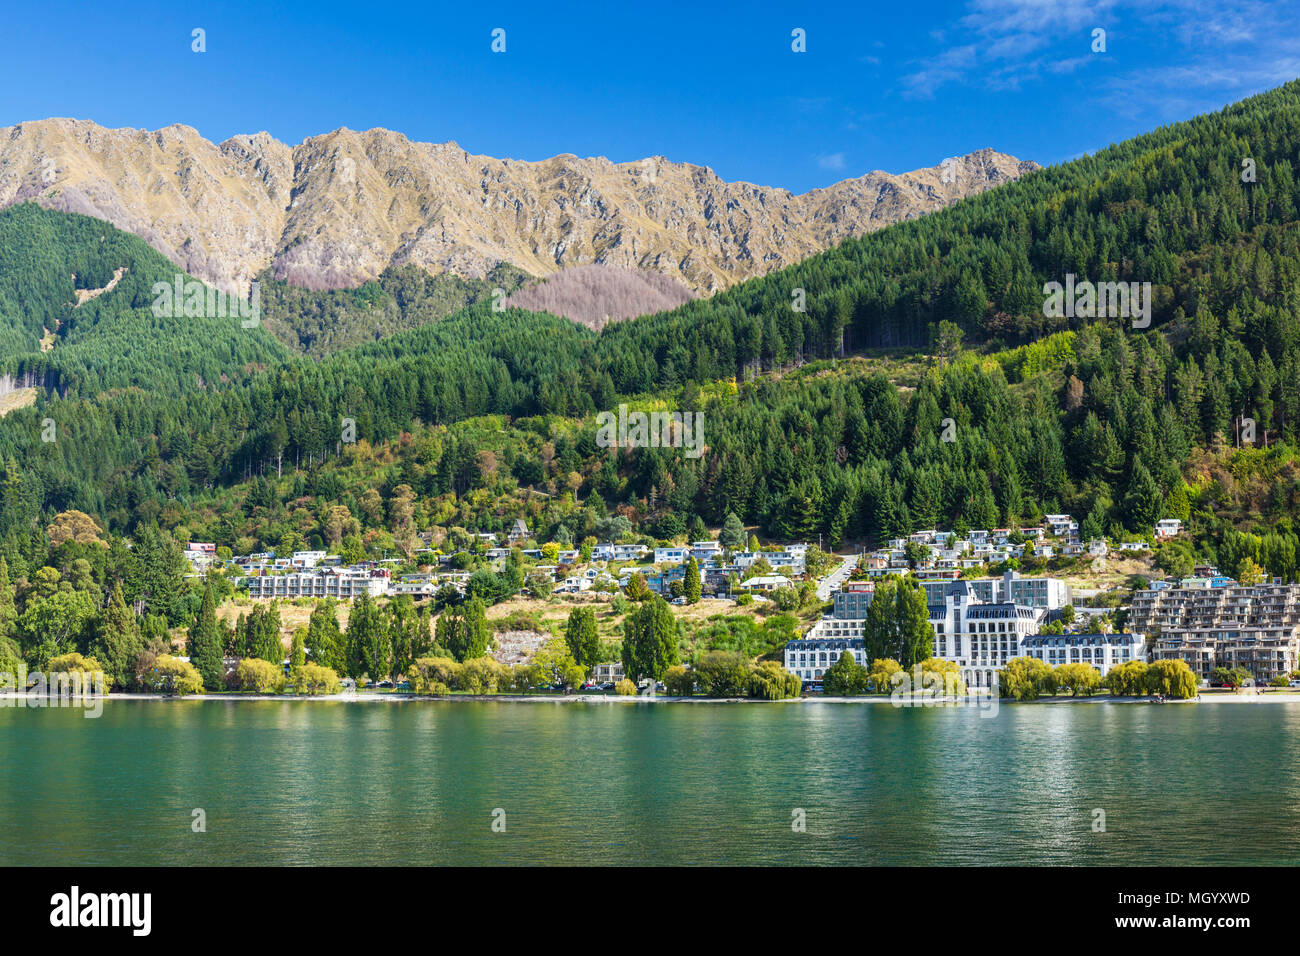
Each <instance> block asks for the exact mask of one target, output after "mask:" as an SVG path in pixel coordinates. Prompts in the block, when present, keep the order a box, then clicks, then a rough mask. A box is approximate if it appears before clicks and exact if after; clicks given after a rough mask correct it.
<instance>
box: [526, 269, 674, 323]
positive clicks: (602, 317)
mask: <svg viewBox="0 0 1300 956" xmlns="http://www.w3.org/2000/svg"><path fill="white" fill-rule="evenodd" d="M694 297H695V296H694V295H693V294H692V293H691V290H690V289H688V288H686V286H684V285H682V284H681V283H680V282H678V281H677V280H676V279H674V278H672V277H671V276H666V275H662V274H660V273H658V272H647V271H646V270H644V269H623V268H620V267H618V266H609V265H598V264H594V263H593V264H592V265H585V266H574V267H573V268H572V269H564V270H563V271H561V272H558V273H556V274H555V275H551V276H548V277H546V278H545V279H543V280H541V281H540V282H534V283H531V284H529V285H526V286H524V287H523V288H522V289H520V290H519V291H518V292H515V293H514V294H513V295H511V296H510V297H509V298H508V299H506V304H507V305H510V306H514V307H517V308H520V309H528V310H530V311H532V312H550V313H551V314H552V315H563V316H566V317H568V318H570V319H573V321H575V322H579V323H581V324H582V325H585V326H587V328H589V329H595V330H596V331H597V332H599V331H600V330H601V329H603V328H604V327H605V326H606V325H608V324H609V323H610V322H621V321H623V320H624V319H630V318H633V317H635V316H638V315H649V314H650V313H652V312H665V311H667V310H668V309H675V308H677V306H679V305H681V304H682V303H684V302H688V301H690V300H691V299H693V298H694Z"/></svg>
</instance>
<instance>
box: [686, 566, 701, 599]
mask: <svg viewBox="0 0 1300 956" xmlns="http://www.w3.org/2000/svg"><path fill="white" fill-rule="evenodd" d="M682 585H683V588H684V593H685V594H686V603H687V604H699V603H700V594H701V584H700V566H699V564H698V563H696V561H695V557H694V556H691V557H690V558H688V559H687V561H686V578H685V580H684V581H683V582H682Z"/></svg>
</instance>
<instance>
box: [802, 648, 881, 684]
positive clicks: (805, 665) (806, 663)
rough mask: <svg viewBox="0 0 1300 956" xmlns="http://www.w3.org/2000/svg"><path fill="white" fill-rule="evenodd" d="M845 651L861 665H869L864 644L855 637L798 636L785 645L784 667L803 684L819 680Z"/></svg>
mask: <svg viewBox="0 0 1300 956" xmlns="http://www.w3.org/2000/svg"><path fill="white" fill-rule="evenodd" d="M845 651H849V652H850V653H852V654H853V659H854V660H855V661H857V662H858V663H859V664H860V665H862V666H863V667H870V666H871V661H869V660H867V659H866V644H865V643H864V642H863V640H862V638H861V637H856V638H800V639H799V640H795V641H789V642H787V643H786V645H785V669H786V670H788V671H792V672H794V673H795V674H797V675H799V677H800V678H801V679H802V680H803V682H804V683H805V684H808V683H812V682H813V681H819V680H821V679H822V676H823V675H824V674H825V673H826V669H827V668H828V667H830V666H831V665H832V664H834V663H835V662H836V661H838V660H839V659H840V657H841V656H842V655H843V654H844V652H845Z"/></svg>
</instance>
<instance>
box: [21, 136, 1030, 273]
mask: <svg viewBox="0 0 1300 956" xmlns="http://www.w3.org/2000/svg"><path fill="white" fill-rule="evenodd" d="M1036 168H1038V167H1037V164H1036V163H1033V162H1022V161H1020V160H1017V159H1015V158H1014V157H1011V156H1007V155H1004V154H1002V153H996V152H994V151H993V150H989V149H984V150H979V151H978V152H975V153H971V154H970V155H968V156H965V157H961V158H959V159H957V160H956V161H955V163H953V164H952V166H951V170H952V172H953V175H952V176H949V177H947V178H949V179H951V180H952V181H951V182H945V181H944V179H945V177H944V176H943V170H942V169H941V167H938V166H936V167H933V168H930V169H922V170H917V171H916V172H912V173H904V174H902V175H898V176H894V175H890V174H888V173H883V172H872V173H868V174H866V175H865V176H861V177H859V178H857V179H847V180H844V181H843V182H840V183H836V184H835V185H833V186H830V187H827V188H825V189H815V190H812V191H811V192H807V193H804V194H802V195H794V194H793V193H790V192H788V191H787V190H784V189H773V188H768V187H764V186H755V185H752V184H750V183H739V182H737V183H728V182H724V181H723V180H721V179H719V178H718V177H717V176H716V175H715V174H714V173H713V171H712V170H710V169H708V168H707V167H703V166H693V165H690V164H687V163H673V162H669V161H668V160H666V159H664V158H662V157H654V158H651V159H647V160H641V161H639V162H633V163H612V162H610V161H609V160H607V159H604V158H601V157H595V158H588V159H579V158H578V157H576V156H571V155H563V156H556V157H554V158H552V159H548V160H544V161H542V162H535V163H534V162H520V161H516V160H509V159H493V158H492V157H488V156H474V155H471V154H470V153H467V152H465V151H464V150H463V149H461V148H460V147H459V146H457V145H456V144H455V143H443V144H433V143H413V142H411V141H410V140H408V139H407V138H406V137H405V136H403V135H402V134H400V133H394V132H391V131H389V130H384V129H373V130H369V131H367V132H362V133H358V132H354V131H352V130H348V129H339V130H335V131H334V132H332V133H327V134H325V135H323V136H313V137H311V138H309V139H307V140H305V141H304V142H302V143H300V144H299V145H297V146H293V147H290V146H287V145H285V144H283V143H281V142H279V141H277V140H275V139H273V138H272V137H271V136H270V135H268V134H266V133H255V134H253V135H246V136H236V137H233V138H232V139H229V140H227V141H226V142H224V143H221V144H219V145H218V144H213V143H210V142H208V141H207V140H205V139H204V138H203V137H202V136H200V135H199V134H198V133H197V132H196V131H195V130H193V129H191V128H189V127H187V126H168V127H166V128H165V129H160V130H156V131H152V132H151V131H148V130H136V129H116V130H112V129H105V128H104V127H101V126H98V125H96V124H95V123H91V122H88V121H84V120H70V119H49V120H41V121H38V122H32V123H22V124H20V125H17V126H11V127H6V128H3V129H0V206H4V205H9V204H11V203H16V202H23V201H28V200H31V201H35V202H38V203H40V204H41V205H44V206H48V207H50V208H55V209H60V210H65V211H70V212H78V213H83V214H85V215H90V216H95V217H98V218H101V219H106V220H108V221H109V222H111V223H113V224H114V225H116V226H118V227H119V228H122V229H125V230H128V231H130V232H133V233H136V234H137V235H139V236H140V237H141V238H143V239H145V240H146V241H147V242H149V243H150V244H151V245H152V246H154V248H156V249H158V250H159V251H160V252H162V253H163V254H164V255H166V256H167V257H168V258H169V259H171V260H172V261H173V262H176V263H177V264H178V265H180V266H182V267H183V268H184V269H186V270H187V271H189V272H190V273H192V274H194V275H196V276H199V277H201V278H204V279H206V280H208V281H210V282H212V283H214V284H216V285H218V286H220V287H222V288H225V289H229V290H235V289H238V290H241V291H243V290H246V288H247V285H248V283H249V282H250V281H251V280H252V278H253V276H255V275H256V273H257V272H258V271H259V270H260V269H263V268H265V267H266V266H268V265H270V266H273V267H274V269H275V272H276V274H277V275H278V276H280V277H282V278H287V279H289V280H290V281H291V282H293V283H295V284H298V285H303V286H308V287H313V288H337V287H341V286H350V285H356V284H358V283H360V282H362V281H364V280H366V279H369V278H373V277H375V276H377V275H378V274H379V273H380V272H382V271H383V270H384V269H385V268H386V267H388V266H390V265H403V264H407V263H411V264H414V265H418V266H421V267H423V268H425V269H427V270H429V271H430V272H435V273H439V272H452V273H456V274H458V275H461V276H464V277H466V278H481V277H483V276H484V275H485V273H486V272H487V271H488V270H489V269H491V268H492V267H493V266H494V265H496V264H497V263H498V262H503V261H504V262H509V263H513V264H514V265H516V266H518V267H520V268H522V269H524V270H526V271H528V272H530V273H532V274H534V275H537V276H545V275H549V274H551V273H554V272H557V271H559V270H561V269H564V268H567V267H571V266H577V265H587V264H603V265H610V266H618V267H621V268H626V269H642V270H647V271H650V272H656V273H660V274H662V275H665V276H668V277H671V278H673V279H675V280H677V281H679V282H681V283H682V284H684V285H685V286H687V287H689V288H690V289H692V290H693V291H695V292H696V293H701V294H708V293H710V292H713V291H715V290H716V289H719V288H725V287H726V286H729V285H731V284H733V283H735V282H738V281H740V280H742V279H746V278H749V277H751V276H755V275H760V274H762V273H765V272H769V271H771V270H772V269H776V268H780V267H782V266H785V265H789V264H791V263H794V262H797V261H799V260H801V259H803V258H806V257H807V256H809V255H811V254H813V253H815V252H819V251H821V250H823V249H826V248H828V247H830V246H833V245H835V244H837V243H838V242H840V241H842V240H843V239H844V238H846V237H848V236H854V235H860V234H862V233H865V232H870V231H871V230H873V229H877V228H880V227H881V226H885V225H888V224H889V223H892V222H898V221H900V220H903V219H911V218H914V217H916V216H919V215H922V214H924V213H927V212H931V211H933V210H935V209H939V208H941V207H943V206H944V205H947V204H948V203H950V202H953V201H955V200H957V199H960V198H962V197H964V196H969V195H973V194H975V193H978V192H982V191H983V190H985V189H987V188H989V187H991V186H996V185H998V184H1000V183H1004V182H1008V181H1010V180H1013V179H1016V178H1018V177H1020V176H1021V175H1023V174H1025V173H1027V172H1030V171H1032V170H1033V169H1036Z"/></svg>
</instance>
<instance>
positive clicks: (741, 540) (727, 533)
mask: <svg viewBox="0 0 1300 956" xmlns="http://www.w3.org/2000/svg"><path fill="white" fill-rule="evenodd" d="M718 541H719V542H720V543H721V544H722V546H723V547H724V548H726V549H727V550H728V551H743V550H744V548H745V526H744V525H743V524H741V522H740V519H739V518H737V517H736V514H735V512H734V511H728V512H727V516H726V518H724V519H723V520H722V530H721V531H720V532H719V533H718Z"/></svg>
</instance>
